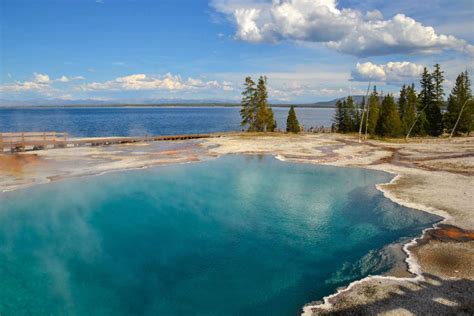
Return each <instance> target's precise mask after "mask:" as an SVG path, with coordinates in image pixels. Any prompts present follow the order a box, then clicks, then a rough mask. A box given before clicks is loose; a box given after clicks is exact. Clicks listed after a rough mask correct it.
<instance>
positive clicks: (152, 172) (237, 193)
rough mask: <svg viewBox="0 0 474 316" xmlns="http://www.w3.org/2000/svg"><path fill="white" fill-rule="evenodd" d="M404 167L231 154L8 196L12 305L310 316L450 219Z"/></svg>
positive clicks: (4, 211)
mask: <svg viewBox="0 0 474 316" xmlns="http://www.w3.org/2000/svg"><path fill="white" fill-rule="evenodd" d="M391 177H392V176H390V175H388V174H386V173H382V172H375V171H369V170H363V169H352V168H337V167H328V166H316V165H306V164H294V163H287V162H281V161H278V160H276V159H274V158H273V157H270V156H262V157H257V156H226V157H222V158H219V159H216V160H210V161H205V162H200V163H194V164H186V165H173V166H165V167H157V168H152V169H146V170H135V171H125V172H118V173H111V174H106V175H102V176H94V177H86V178H80V179H71V180H65V181H59V182H55V183H51V184H47V185H40V186H36V187H32V188H30V189H25V190H21V191H16V192H10V193H4V194H0V314H2V315H10V314H15V315H21V314H35V315H65V314H68V315H84V314H87V315H130V314H133V315H257V314H260V315H296V314H298V313H299V312H300V311H301V308H302V306H303V305H304V304H305V303H308V302H310V301H313V300H317V299H321V298H322V297H323V296H324V295H327V294H330V293H332V292H334V291H335V289H336V288H337V287H339V286H342V285H345V284H348V283H349V282H351V281H353V280H355V279H359V278H361V277H363V276H365V275H368V274H375V273H382V272H384V271H386V270H387V269H389V268H390V266H391V263H392V262H391V260H390V258H387V256H382V255H380V254H381V250H382V248H383V247H384V246H385V245H388V244H390V243H393V242H397V241H400V240H403V239H405V238H412V237H414V236H417V235H419V234H420V233H421V231H422V229H423V228H426V227H428V226H431V225H432V224H433V223H434V222H436V221H438V220H439V219H440V218H439V217H436V216H433V215H429V214H427V213H423V212H420V211H416V210H412V209H408V208H405V207H402V206H399V205H397V204H395V203H392V202H391V201H389V200H388V199H386V198H384V197H383V195H382V193H380V192H379V191H377V190H376V188H375V184H376V183H383V182H388V181H389V180H390V179H391Z"/></svg>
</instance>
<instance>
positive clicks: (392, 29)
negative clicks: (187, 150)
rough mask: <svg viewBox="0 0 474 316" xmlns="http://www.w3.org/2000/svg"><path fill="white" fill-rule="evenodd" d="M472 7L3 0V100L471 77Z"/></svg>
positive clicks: (283, 95) (230, 92) (329, 89)
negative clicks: (437, 71)
mask: <svg viewBox="0 0 474 316" xmlns="http://www.w3.org/2000/svg"><path fill="white" fill-rule="evenodd" d="M473 16H474V1H472V0H457V1H452V0H430V1H426V0H424V1H417V0H399V1H382V0H365V1H356V0H344V1H342V0H341V1H335V0H274V1H265V0H209V1H205V0H156V1H152V0H56V1H52V0H29V1H26V0H1V1H0V32H1V33H0V99H4V100H30V99H64V100H84V99H94V100H104V101H108V100H111V101H114V100H120V101H135V102H139V101H141V100H148V99H166V100H177V101H179V100H216V101H238V100H239V99H240V93H241V90H242V83H243V82H244V79H245V77H246V76H252V77H253V78H254V79H257V78H258V76H260V75H265V76H267V78H268V87H269V98H270V100H271V101H272V102H284V103H291V102H295V103H296V102H298V103H310V102H317V101H324V100H331V99H334V98H337V97H343V96H346V95H348V94H365V91H366V89H367V86H368V84H369V82H371V83H372V84H376V85H377V88H378V90H380V91H383V92H384V93H395V94H397V93H398V91H399V89H400V86H401V85H402V84H404V83H407V84H410V83H412V82H415V83H418V81H419V74H420V73H421V71H422V70H423V67H425V66H426V67H428V68H429V69H432V66H433V65H434V64H435V63H440V64H441V68H442V69H443V70H444V72H445V77H446V82H445V90H446V94H448V93H449V91H450V89H451V88H452V85H453V82H454V81H455V79H456V76H457V74H459V73H460V72H462V71H465V70H468V71H469V72H470V73H471V74H472V73H473V71H474V46H473V45H474V32H473V31H472V30H474V19H473V18H472V17H473Z"/></svg>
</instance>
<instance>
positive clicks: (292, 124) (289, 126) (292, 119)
mask: <svg viewBox="0 0 474 316" xmlns="http://www.w3.org/2000/svg"><path fill="white" fill-rule="evenodd" d="M286 131H287V132H291V133H298V132H299V131H300V123H299V122H298V119H297V118H296V112H295V108H294V106H291V107H290V111H289V112H288V118H287V119H286Z"/></svg>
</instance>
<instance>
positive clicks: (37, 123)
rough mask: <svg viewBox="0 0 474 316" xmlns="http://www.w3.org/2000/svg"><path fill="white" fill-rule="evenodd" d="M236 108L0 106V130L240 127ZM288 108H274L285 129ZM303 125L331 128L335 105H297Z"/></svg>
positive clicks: (123, 131) (92, 133)
mask: <svg viewBox="0 0 474 316" xmlns="http://www.w3.org/2000/svg"><path fill="white" fill-rule="evenodd" d="M239 110H240V108H239V107H115V108H114V107H109V108H3V109H2V108H0V132H36V131H38V132H44V131H58V132H68V133H69V134H70V135H71V136H76V137H98V136H143V135H175V134H198V133H212V132H226V131H240V130H242V127H241V126H240V115H239ZM288 110H289V109H288V108H274V109H273V111H274V113H275V119H276V121H277V125H278V127H279V128H281V129H286V118H287V116H288ZM296 113H297V116H298V119H299V121H300V124H303V125H304V126H305V128H309V127H311V126H314V127H316V126H317V127H319V126H321V125H324V126H326V127H330V126H331V124H332V122H331V119H332V116H333V114H334V109H318V108H297V109H296Z"/></svg>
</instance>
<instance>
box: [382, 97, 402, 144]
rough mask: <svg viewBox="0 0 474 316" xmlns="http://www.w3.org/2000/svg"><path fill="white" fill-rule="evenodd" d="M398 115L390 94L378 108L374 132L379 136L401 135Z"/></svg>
mask: <svg viewBox="0 0 474 316" xmlns="http://www.w3.org/2000/svg"><path fill="white" fill-rule="evenodd" d="M401 130H402V129H401V122H400V114H399V113H398V111H397V106H396V104H395V100H394V99H393V96H392V95H391V94H388V95H386V96H385V98H384V99H383V101H382V106H381V107H380V116H379V119H378V121H377V128H376V132H377V134H378V135H381V136H390V137H397V136H400V133H401Z"/></svg>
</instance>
